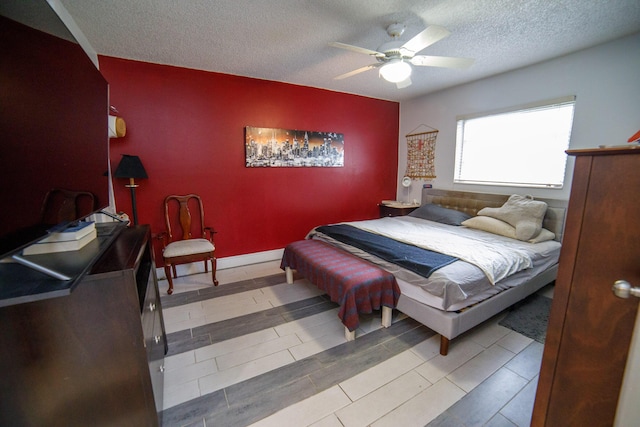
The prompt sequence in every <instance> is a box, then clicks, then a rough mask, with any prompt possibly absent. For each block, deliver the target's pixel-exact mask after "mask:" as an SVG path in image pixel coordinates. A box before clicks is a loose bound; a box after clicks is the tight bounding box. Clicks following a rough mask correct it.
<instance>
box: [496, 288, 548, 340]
mask: <svg viewBox="0 0 640 427" xmlns="http://www.w3.org/2000/svg"><path fill="white" fill-rule="evenodd" d="M551 301H552V299H551V298H547V297H544V296H542V295H538V294H533V295H531V296H529V297H527V298H525V299H524V300H522V301H521V302H520V303H518V304H516V305H514V306H513V308H512V309H511V311H509V314H507V316H506V317H505V318H504V319H502V320H501V321H500V322H499V324H500V325H502V326H504V327H505V328H509V329H512V330H514V331H516V332H518V333H520V334H522V335H524V336H527V337H529V338H531V339H534V340H536V341H538V342H539V343H543V344H544V339H545V337H546V336H547V324H548V323H549V310H550V309H551Z"/></svg>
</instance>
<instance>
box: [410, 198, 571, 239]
mask: <svg viewBox="0 0 640 427" xmlns="http://www.w3.org/2000/svg"><path fill="white" fill-rule="evenodd" d="M508 198H509V195H505V194H489V193H473V192H470V191H454V190H439V189H436V188H423V189H422V203H423V204H425V203H431V204H434V205H438V206H442V207H443V208H448V209H455V210H457V211H461V212H465V213H467V214H469V215H472V216H475V215H477V214H478V211H479V210H480V209H482V208H487V207H490V208H498V207H500V206H502V205H503V204H504V202H506V201H507V199H508ZM536 200H540V201H543V202H545V203H547V206H548V207H547V213H546V214H545V217H544V220H543V222H542V226H543V227H544V228H546V229H547V230H549V231H552V232H553V233H554V234H555V235H556V237H555V240H557V241H562V234H563V231H564V219H565V214H566V210H567V204H568V202H567V201H566V200H557V199H543V198H536Z"/></svg>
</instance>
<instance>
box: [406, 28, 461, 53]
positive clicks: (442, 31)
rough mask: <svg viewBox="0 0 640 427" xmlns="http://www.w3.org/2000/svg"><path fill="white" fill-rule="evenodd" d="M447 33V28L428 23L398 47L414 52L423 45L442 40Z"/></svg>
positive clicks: (418, 50)
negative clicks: (428, 24)
mask: <svg viewBox="0 0 640 427" xmlns="http://www.w3.org/2000/svg"><path fill="white" fill-rule="evenodd" d="M449 34H451V33H450V32H449V30H447V29H446V28H444V27H440V26H438V25H430V26H428V27H427V28H425V29H424V30H422V31H421V32H420V33H418V35H416V36H415V37H414V38H412V39H411V40H409V41H408V42H406V43H405V44H403V45H402V47H401V48H400V49H405V50H408V51H409V52H412V53H414V54H415V53H418V52H420V51H421V50H422V49H424V48H425V47H427V46H431V45H432V44H434V43H435V42H437V41H438V40H442V39H443V38H445V37H447V36H448V35H449Z"/></svg>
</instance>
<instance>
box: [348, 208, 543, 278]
mask: <svg viewBox="0 0 640 427" xmlns="http://www.w3.org/2000/svg"><path fill="white" fill-rule="evenodd" d="M344 224H348V225H351V226H354V227H357V228H360V229H362V230H366V231H369V232H372V233H376V234H380V235H382V236H386V237H390V238H393V239H395V240H398V241H401V242H403V243H408V244H411V245H414V246H418V247H421V248H424V249H428V250H431V251H435V252H439V253H442V254H446V255H450V256H454V257H456V258H459V259H461V260H463V261H466V262H468V263H470V264H473V265H475V266H477V267H478V268H480V270H482V271H483V272H484V274H485V275H486V276H487V278H488V279H489V281H490V282H491V284H495V283H496V282H498V281H500V280H502V279H504V278H506V277H508V276H510V275H512V274H514V273H517V272H518V271H521V270H524V269H526V268H530V267H531V266H532V265H533V261H532V259H531V256H530V254H529V253H528V252H527V251H525V250H523V249H521V248H520V246H521V243H522V242H519V241H515V240H513V239H508V240H505V239H504V238H501V237H500V236H494V235H492V234H489V233H478V232H477V231H476V230H470V229H468V228H465V227H452V226H448V225H443V224H439V223H436V222H432V221H425V220H421V219H418V218H413V217H408V216H404V217H387V218H380V219H375V220H369V221H355V222H346V223H344ZM496 237H500V238H496ZM511 243H514V244H511Z"/></svg>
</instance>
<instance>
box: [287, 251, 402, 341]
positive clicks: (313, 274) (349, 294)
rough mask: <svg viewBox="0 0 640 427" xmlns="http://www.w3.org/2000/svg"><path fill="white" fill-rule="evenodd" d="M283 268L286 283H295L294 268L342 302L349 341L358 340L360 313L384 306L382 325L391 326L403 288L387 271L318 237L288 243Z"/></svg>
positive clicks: (342, 315) (342, 312) (334, 298)
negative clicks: (317, 238)
mask: <svg viewBox="0 0 640 427" xmlns="http://www.w3.org/2000/svg"><path fill="white" fill-rule="evenodd" d="M280 268H282V269H283V270H285V272H286V276H287V283H289V284H291V283H293V273H292V271H291V269H294V270H297V271H298V272H299V273H300V274H301V275H302V276H304V277H305V278H306V279H307V280H309V281H310V282H311V283H313V284H314V285H316V286H317V287H318V288H319V289H322V290H323V291H325V292H326V293H327V295H329V297H330V298H331V301H333V302H336V303H338V304H340V311H339V312H338V317H339V318H340V320H342V323H343V324H344V326H345V337H346V339H347V341H352V340H354V339H355V330H356V328H357V327H358V325H359V320H358V313H371V311H372V310H378V309H380V308H382V326H383V327H385V328H388V327H389V326H391V310H392V309H393V308H395V307H396V305H397V304H398V297H399V296H400V288H399V287H398V283H397V282H396V278H395V277H394V275H393V274H391V273H389V272H388V271H386V270H383V269H381V268H380V267H378V266H376V265H374V264H372V263H370V262H368V261H365V260H363V259H361V258H358V257H356V256H355V255H352V254H350V253H348V252H346V251H343V250H342V249H339V248H336V247H335V246H331V245H330V244H328V243H325V242H322V241H319V240H300V241H297V242H293V243H290V244H289V245H287V247H286V248H285V250H284V254H283V255H282V262H281V264H280Z"/></svg>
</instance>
